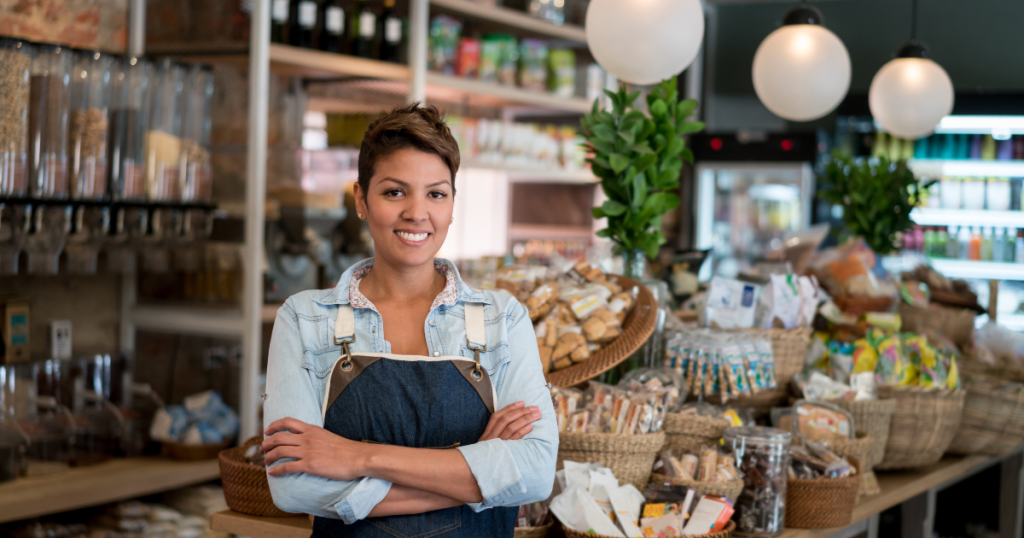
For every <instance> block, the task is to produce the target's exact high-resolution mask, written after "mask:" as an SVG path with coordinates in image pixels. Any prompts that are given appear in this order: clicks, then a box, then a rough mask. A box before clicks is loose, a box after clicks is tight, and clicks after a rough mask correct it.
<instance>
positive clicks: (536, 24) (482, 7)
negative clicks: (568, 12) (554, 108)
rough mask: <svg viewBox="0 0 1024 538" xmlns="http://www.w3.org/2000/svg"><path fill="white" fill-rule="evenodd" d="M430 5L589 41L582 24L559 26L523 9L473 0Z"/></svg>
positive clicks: (433, 0) (441, 0) (531, 30)
mask: <svg viewBox="0 0 1024 538" xmlns="http://www.w3.org/2000/svg"><path fill="white" fill-rule="evenodd" d="M430 7H435V8H439V9H441V10H443V11H448V12H450V13H457V14H459V15H464V16H466V17H470V18H473V19H477V20H481V21H488V22H493V23H497V24H500V25H502V26H508V27H509V28H514V29H516V30H521V31H523V32H527V33H529V34H533V35H537V36H543V37H551V38H555V39H566V40H569V41H576V42H580V43H586V42H587V32H586V31H585V30H584V29H583V28H582V27H580V26H575V25H572V24H563V25H561V26H559V25H556V24H553V23H551V22H548V21H545V20H541V19H538V18H536V17H531V16H530V15H527V14H526V13H523V12H522V11H518V10H514V9H509V8H505V7H501V6H488V5H486V4H484V3H481V2H473V1H472V0H430Z"/></svg>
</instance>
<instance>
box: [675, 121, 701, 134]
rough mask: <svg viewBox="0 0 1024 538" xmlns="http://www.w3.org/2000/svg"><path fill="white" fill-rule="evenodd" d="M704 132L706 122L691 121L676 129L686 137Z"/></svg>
mask: <svg viewBox="0 0 1024 538" xmlns="http://www.w3.org/2000/svg"><path fill="white" fill-rule="evenodd" d="M703 130H704V122H702V121H691V122H687V123H683V124H681V125H679V126H678V127H677V128H676V132H677V133H679V134H681V135H684V134H690V133H699V132H701V131H703Z"/></svg>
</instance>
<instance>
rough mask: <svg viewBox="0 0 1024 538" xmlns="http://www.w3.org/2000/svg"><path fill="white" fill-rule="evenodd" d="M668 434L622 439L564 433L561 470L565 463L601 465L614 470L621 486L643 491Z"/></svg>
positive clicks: (560, 449) (559, 451)
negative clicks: (630, 485)
mask: <svg viewBox="0 0 1024 538" xmlns="http://www.w3.org/2000/svg"><path fill="white" fill-rule="evenodd" d="M664 445H665V433H664V432H658V433H648V434H646V435H619V434H614V433H562V434H560V435H559V441H558V468H559V469H561V468H562V466H563V462H565V461H576V462H580V463H583V462H592V463H593V462H600V463H601V464H603V465H604V466H605V467H607V468H609V469H611V470H612V474H614V475H615V478H617V479H618V480H619V483H620V484H633V485H634V486H636V489H638V490H640V491H643V490H644V488H645V487H647V479H648V478H649V477H650V475H651V468H652V467H654V460H655V459H656V458H657V457H658V452H659V451H660V450H661V447H662V446H664Z"/></svg>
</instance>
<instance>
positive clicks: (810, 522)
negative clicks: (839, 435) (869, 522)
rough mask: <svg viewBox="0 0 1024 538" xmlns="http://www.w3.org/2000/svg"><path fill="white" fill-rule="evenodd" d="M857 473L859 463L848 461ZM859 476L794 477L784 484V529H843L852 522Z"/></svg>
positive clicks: (853, 460) (855, 460)
mask: <svg viewBox="0 0 1024 538" xmlns="http://www.w3.org/2000/svg"><path fill="white" fill-rule="evenodd" d="M849 459H850V463H852V464H853V466H854V467H855V468H857V469H858V471H859V470H860V462H858V461H857V459H856V458H849ZM860 482H861V478H860V473H858V474H856V475H854V476H851V477H848V478H819V479H816V480H810V479H803V478H794V479H790V480H789V483H788V484H787V485H786V519H785V521H786V526H787V527H798V528H804V529H820V528H827V527H845V526H847V525H849V524H850V520H852V519H853V507H854V505H856V504H857V491H858V490H859V489H860Z"/></svg>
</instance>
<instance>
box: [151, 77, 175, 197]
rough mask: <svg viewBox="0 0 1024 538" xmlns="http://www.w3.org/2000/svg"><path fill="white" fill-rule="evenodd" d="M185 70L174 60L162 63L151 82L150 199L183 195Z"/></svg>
mask: <svg viewBox="0 0 1024 538" xmlns="http://www.w3.org/2000/svg"><path fill="white" fill-rule="evenodd" d="M184 87H185V69H184V68H182V67H181V66H179V65H175V64H174V63H172V62H171V61H170V60H163V61H162V62H160V63H159V64H158V65H157V67H156V70H155V74H154V78H152V79H151V80H150V84H149V99H150V101H149V103H150V104H151V108H150V115H149V122H148V125H147V128H146V138H145V154H146V192H147V194H148V198H149V200H152V201H170V200H177V199H178V198H179V195H180V193H179V188H178V187H179V177H178V171H179V170H180V162H179V159H180V157H181V109H182V106H181V101H182V97H183V95H184Z"/></svg>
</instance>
